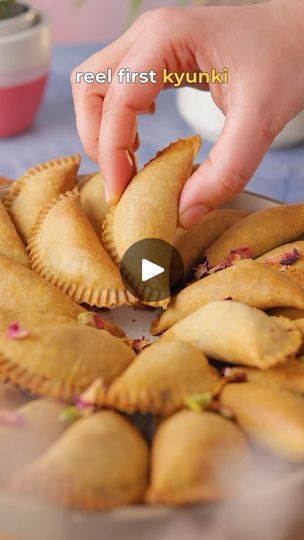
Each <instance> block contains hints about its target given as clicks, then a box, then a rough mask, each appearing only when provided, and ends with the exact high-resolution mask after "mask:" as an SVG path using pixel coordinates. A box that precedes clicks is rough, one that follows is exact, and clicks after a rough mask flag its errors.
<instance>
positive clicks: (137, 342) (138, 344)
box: [132, 336, 151, 353]
mask: <svg viewBox="0 0 304 540" xmlns="http://www.w3.org/2000/svg"><path fill="white" fill-rule="evenodd" d="M149 345H151V342H150V341H149V340H148V339H146V338H145V336H143V337H142V338H140V339H133V341H132V347H133V349H134V351H135V352H137V353H140V351H142V350H143V349H145V347H148V346H149Z"/></svg>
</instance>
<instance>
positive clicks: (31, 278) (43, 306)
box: [0, 254, 85, 319]
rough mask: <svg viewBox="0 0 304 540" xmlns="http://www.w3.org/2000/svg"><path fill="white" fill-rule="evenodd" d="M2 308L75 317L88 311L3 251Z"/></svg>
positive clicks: (0, 257)
mask: <svg viewBox="0 0 304 540" xmlns="http://www.w3.org/2000/svg"><path fill="white" fill-rule="evenodd" d="M0 309H5V310H12V311H14V310H16V309H17V310H18V311H19V312H20V313H22V312H24V313H28V314H30V313H32V314H34V315H35V314H37V313H48V314H52V315H54V316H55V315H63V316H66V317H71V318H73V319H76V318H77V317H78V315H79V314H80V313H83V312H85V309H83V308H81V307H80V306H78V304H76V303H75V302H73V300H71V299H70V298H69V297H68V296H66V294H64V293H63V292H62V291H60V290H59V289H57V287H54V286H53V285H51V284H50V283H48V282H47V281H45V280H44V279H43V278H41V277H40V276H38V275H37V274H35V273H34V272H32V271H31V270H28V268H25V267H24V266H23V265H22V264H18V263H15V262H13V261H12V260H10V259H8V258H7V257H5V256H4V255H1V254H0Z"/></svg>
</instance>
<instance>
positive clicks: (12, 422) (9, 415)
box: [0, 410, 26, 427]
mask: <svg viewBox="0 0 304 540" xmlns="http://www.w3.org/2000/svg"><path fill="white" fill-rule="evenodd" d="M25 424H26V420H25V418H24V416H22V414H20V413H19V412H17V411H6V410H0V425H3V426H12V427H22V426H24V425H25Z"/></svg>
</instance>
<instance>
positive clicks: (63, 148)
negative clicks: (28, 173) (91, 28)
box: [0, 45, 304, 202]
mask: <svg viewBox="0 0 304 540" xmlns="http://www.w3.org/2000/svg"><path fill="white" fill-rule="evenodd" d="M98 48H99V47H98V46H96V45H94V46H92V45H75V46H74V45H73V46H56V47H55V48H54V51H53V60H52V70H51V76H50V81H49V85H48V89H47V94H46V97H45V100H44V103H43V105H42V107H41V109H40V112H39V114H38V117H37V119H36V121H35V123H34V125H33V126H32V128H31V130H29V131H28V132H26V133H24V134H22V135H19V136H18V137H14V138H11V139H7V140H0V176H1V175H2V176H8V177H10V178H17V177H18V176H19V175H20V174H22V173H23V172H24V171H25V170H26V169H27V168H28V167H30V166H33V165H36V164H37V163H40V162H43V161H45V160H48V159H51V158H54V157H57V156H59V155H65V154H70V153H74V152H80V153H81V155H82V157H83V161H82V168H81V170H82V172H84V173H85V172H92V171H94V170H96V165H95V164H94V163H92V162H91V161H90V160H89V158H87V157H86V156H85V154H84V152H83V149H82V147H81V143H80V141H79V138H78V135H77V131H76V127H75V116H74V110H73V103H72V96H71V89H70V73H71V71H72V69H73V68H75V67H76V66H77V65H78V64H79V63H81V62H82V61H83V60H85V59H86V58H87V57H88V56H90V55H91V54H92V53H93V52H95V51H96V50H98ZM139 124H140V127H139V129H140V136H141V140H142V146H141V149H140V152H139V161H140V164H141V165H142V164H143V163H145V162H146V161H148V160H149V159H150V158H151V157H153V156H154V154H155V153H156V152H157V151H158V150H159V149H161V148H163V147H165V146H166V145H167V144H168V143H170V142H172V141H173V140H175V139H177V138H179V137H187V136H188V135H191V134H192V131H191V129H190V128H189V126H187V124H186V123H185V122H184V121H183V120H182V118H181V117H180V116H179V114H178V112H177V110H176V104H175V91H174V90H167V91H166V92H162V94H161V95H160V97H159V99H158V102H157V112H156V114H155V115H154V116H153V117H141V118H140V119H139ZM210 148H211V145H210V144H209V143H208V142H204V144H203V147H202V150H201V152H200V155H199V159H200V160H203V159H205V158H206V156H207V155H208V152H209V150H210ZM248 189H250V190H251V191H255V192H257V193H262V194H264V195H268V196H270V197H274V198H276V199H279V200H282V201H285V202H295V201H303V200H304V146H303V145H301V146H297V147H294V148H291V149H288V150H280V151H279V150H273V151H270V152H269V153H268V154H267V155H266V156H265V158H264V160H263V162H262V163H261V165H260V167H259V169H258V170H257V172H256V174H255V175H254V177H253V178H252V180H251V182H250V183H249V186H248Z"/></svg>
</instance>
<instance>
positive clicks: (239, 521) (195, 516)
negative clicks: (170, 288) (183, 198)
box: [0, 186, 304, 540]
mask: <svg viewBox="0 0 304 540" xmlns="http://www.w3.org/2000/svg"><path fill="white" fill-rule="evenodd" d="M7 190H8V188H7V186H4V187H1V188H0V199H2V198H3V197H4V195H5V193H6V192H7ZM278 204H280V203H279V201H275V200H273V199H269V198H266V197H262V196H260V195H257V194H254V193H250V192H244V193H242V194H240V195H238V196H237V197H236V198H235V199H234V200H233V201H231V202H230V203H229V204H228V205H226V208H234V209H240V210H248V211H257V210H261V209H263V208H268V207H273V206H277V205H278ZM102 314H103V317H104V318H106V319H108V320H112V321H115V322H116V323H117V324H118V325H119V326H121V327H122V328H124V330H125V331H126V333H127V335H129V336H130V337H131V338H138V337H142V336H146V337H147V338H149V339H155V338H152V336H151V335H150V333H149V328H150V324H151V321H152V320H153V319H154V318H155V316H156V312H155V310H154V311H152V310H141V309H138V308H137V309H136V308H130V307H121V308H116V309H113V310H105V311H103V312H102ZM270 468H271V465H270ZM264 469H265V467H264ZM266 469H267V470H266ZM266 469H265V474H264V473H263V474H262V475H260V476H259V477H258V476H257V477H256V478H255V479H254V483H253V484H252V485H250V488H249V489H248V492H246V493H245V494H244V496H243V497H242V499H238V500H234V501H232V502H231V503H224V504H215V503H212V504H204V505H197V506H193V507H188V508H180V509H173V508H167V507H157V506H156V507H149V506H133V507H126V508H122V509H119V510H115V511H112V512H108V513H101V512H100V513H93V514H89V513H83V512H78V511H62V510H58V509H56V508H53V507H50V506H49V505H46V504H44V503H42V502H40V501H37V500H34V499H30V498H26V499H25V498H23V497H15V496H14V497H11V496H8V495H6V494H5V493H0V540H1V534H6V535H13V540H15V538H16V540H101V539H105V540H108V539H111V540H135V539H137V538H138V539H140V540H171V539H172V540H173V539H174V540H184V539H185V540H186V539H187V540H188V539H190V540H207V539H208V540H264V538H265V540H277V538H278V540H283V539H284V540H285V538H288V536H283V534H285V532H286V534H287V535H288V534H289V529H290V527H291V524H294V522H295V520H296V519H298V516H299V515H300V513H301V512H300V510H301V508H300V506H299V505H300V502H301V497H302V495H303V494H304V469H303V468H301V469H298V470H296V471H294V470H293V472H287V471H285V473H284V474H282V476H280V477H277V478H276V472H274V474H273V475H272V481H271V482H268V481H267V480H266V478H267V471H268V470H269V467H268V466H266ZM291 501H292V504H291ZM270 531H271V532H270ZM276 531H277V534H276ZM9 540H10V538H9Z"/></svg>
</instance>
